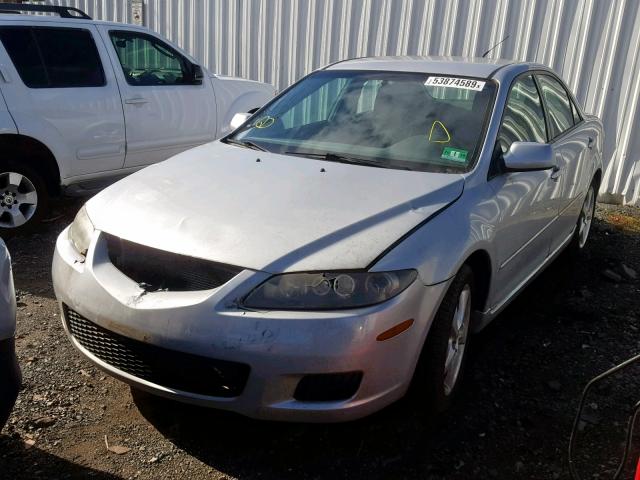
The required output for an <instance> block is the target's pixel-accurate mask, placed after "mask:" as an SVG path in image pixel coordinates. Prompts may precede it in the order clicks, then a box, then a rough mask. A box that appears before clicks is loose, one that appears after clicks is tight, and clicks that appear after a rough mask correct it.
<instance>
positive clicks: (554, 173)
mask: <svg viewBox="0 0 640 480" xmlns="http://www.w3.org/2000/svg"><path fill="white" fill-rule="evenodd" d="M559 177H560V167H558V166H555V167H553V168H552V169H551V176H550V177H549V178H551V180H558V178H559Z"/></svg>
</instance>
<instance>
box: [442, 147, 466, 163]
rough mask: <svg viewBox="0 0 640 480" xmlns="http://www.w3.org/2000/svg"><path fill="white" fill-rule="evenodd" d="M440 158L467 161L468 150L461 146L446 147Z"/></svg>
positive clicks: (460, 161)
mask: <svg viewBox="0 0 640 480" xmlns="http://www.w3.org/2000/svg"><path fill="white" fill-rule="evenodd" d="M440 158H443V159H444V160H451V161H452V162H459V163H466V162H467V151H466V150H462V149H460V148H452V147H444V150H442V155H440Z"/></svg>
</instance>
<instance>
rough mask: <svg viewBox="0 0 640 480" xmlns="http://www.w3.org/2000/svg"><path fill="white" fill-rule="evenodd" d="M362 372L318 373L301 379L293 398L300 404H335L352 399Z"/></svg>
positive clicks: (358, 386) (358, 385)
mask: <svg viewBox="0 0 640 480" xmlns="http://www.w3.org/2000/svg"><path fill="white" fill-rule="evenodd" d="M361 381H362V372H345V373H320V374H313V375H305V376H304V377H302V379H301V380H300V382H299V383H298V386H297V387H296V391H295V393H294V394H293V398H295V399H296V400H298V401H300V402H336V401H340V400H348V399H350V398H351V397H353V396H354V395H355V394H356V392H357V391H358V388H360V382H361Z"/></svg>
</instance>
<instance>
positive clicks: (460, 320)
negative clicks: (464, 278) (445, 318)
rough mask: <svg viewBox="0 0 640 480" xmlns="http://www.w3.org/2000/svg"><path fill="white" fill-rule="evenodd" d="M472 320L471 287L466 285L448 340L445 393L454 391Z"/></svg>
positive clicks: (459, 300) (461, 293)
mask: <svg viewBox="0 0 640 480" xmlns="http://www.w3.org/2000/svg"><path fill="white" fill-rule="evenodd" d="M470 320H471V287H470V286H469V285H465V286H464V287H463V288H462V290H461V291H460V295H459V296H458V304H457V306H456V309H455V312H454V313H453V319H452V322H451V332H450V334H449V341H448V342H447V354H446V356H445V363H444V393H445V395H450V394H451V392H453V390H454V388H455V386H456V383H457V381H458V377H459V376H460V371H461V369H462V361H463V359H464V355H465V350H466V344H467V337H468V335H469V324H470Z"/></svg>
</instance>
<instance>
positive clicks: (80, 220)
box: [69, 206, 94, 255]
mask: <svg viewBox="0 0 640 480" xmlns="http://www.w3.org/2000/svg"><path fill="white" fill-rule="evenodd" d="M93 231H94V228H93V223H91V220H90V219H89V215H87V209H86V208H85V207H84V206H83V207H82V208H81V209H80V211H79V212H78V214H77V215H76V218H75V219H74V220H73V223H72V224H71V228H69V241H70V242H71V245H73V247H74V248H75V249H76V250H77V251H78V253H79V254H80V255H86V254H87V250H89V243H91V236H92V235H93Z"/></svg>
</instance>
